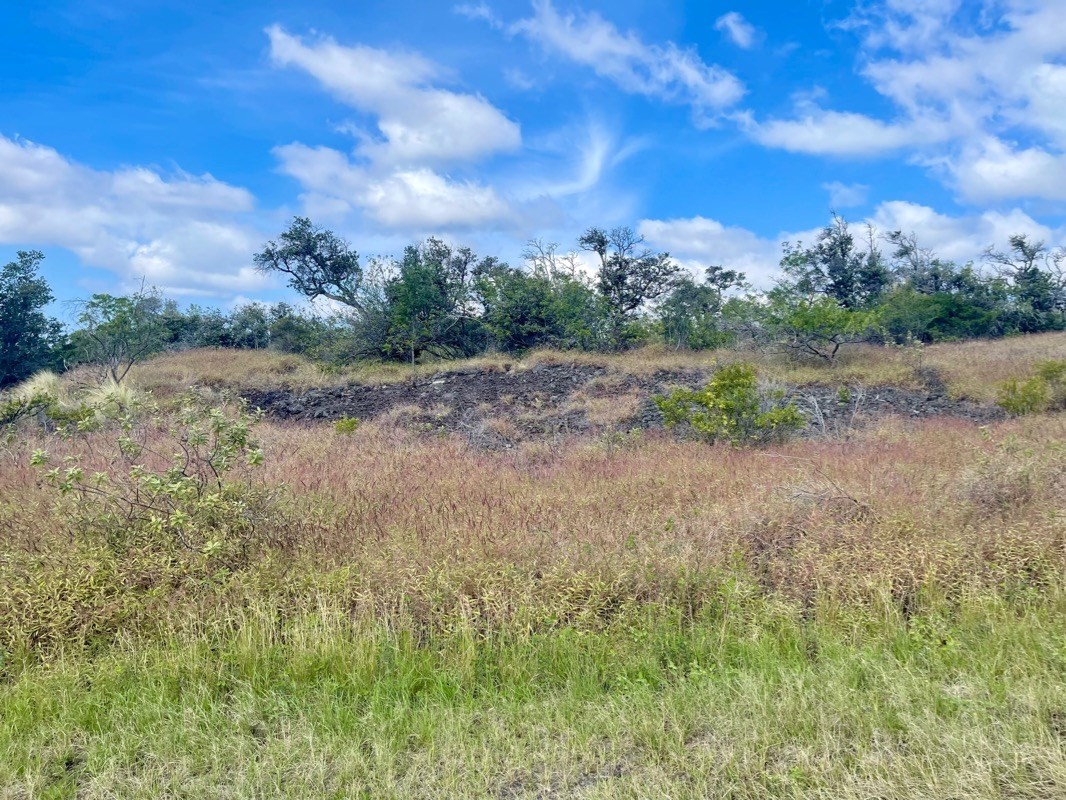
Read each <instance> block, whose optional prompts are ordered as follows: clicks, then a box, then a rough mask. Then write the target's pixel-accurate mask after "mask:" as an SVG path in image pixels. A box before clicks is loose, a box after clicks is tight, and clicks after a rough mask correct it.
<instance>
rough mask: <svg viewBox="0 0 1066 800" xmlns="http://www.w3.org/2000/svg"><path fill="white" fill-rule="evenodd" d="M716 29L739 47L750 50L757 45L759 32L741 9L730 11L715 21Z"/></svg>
mask: <svg viewBox="0 0 1066 800" xmlns="http://www.w3.org/2000/svg"><path fill="white" fill-rule="evenodd" d="M714 27H715V30H718V31H721V32H722V33H724V34H725V35H726V36H728V37H729V40H730V41H731V42H733V44H735V45H736V46H737V47H739V48H741V49H743V50H748V49H750V48H751V47H753V46H754V45H755V38H756V36H757V34H758V32H757V31H756V30H755V26H754V25H752V24H751V23H750V22H748V21H747V20H746V19H744V15H743V14H741V13H740V12H739V11H730V12H728V13H726V14H722V16H720V17H719V18H718V19H716V20H715V21H714Z"/></svg>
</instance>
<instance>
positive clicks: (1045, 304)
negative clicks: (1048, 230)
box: [985, 233, 1066, 315]
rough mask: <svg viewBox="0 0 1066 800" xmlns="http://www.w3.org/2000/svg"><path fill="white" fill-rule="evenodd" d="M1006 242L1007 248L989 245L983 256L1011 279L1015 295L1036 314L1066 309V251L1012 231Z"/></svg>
mask: <svg viewBox="0 0 1066 800" xmlns="http://www.w3.org/2000/svg"><path fill="white" fill-rule="evenodd" d="M1009 242H1010V247H1009V249H1007V250H996V249H995V248H994V247H989V248H988V249H987V250H986V251H985V260H986V261H987V262H988V263H989V264H991V265H992V266H993V268H994V269H995V270H996V272H997V273H999V274H1000V275H1001V276H1002V277H1003V278H1005V279H1007V280H1008V281H1010V283H1011V286H1012V288H1013V294H1014V296H1015V299H1016V300H1017V301H1018V302H1019V303H1020V304H1022V305H1023V306H1026V307H1028V308H1029V309H1032V310H1033V311H1034V312H1037V313H1038V314H1044V315H1047V314H1051V313H1053V312H1055V311H1063V310H1066V280H1064V277H1066V276H1064V274H1063V262H1064V261H1066V253H1064V252H1063V251H1061V250H1057V251H1051V250H1048V248H1047V246H1046V245H1045V244H1044V243H1043V242H1042V241H1038V240H1033V239H1031V238H1030V237H1029V236H1027V235H1026V234H1024V233H1017V234H1014V235H1013V236H1011V237H1010V239H1009Z"/></svg>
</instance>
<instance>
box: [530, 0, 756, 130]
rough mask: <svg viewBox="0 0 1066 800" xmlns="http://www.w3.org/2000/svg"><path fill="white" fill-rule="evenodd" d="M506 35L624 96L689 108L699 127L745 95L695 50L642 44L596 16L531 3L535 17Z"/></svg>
mask: <svg viewBox="0 0 1066 800" xmlns="http://www.w3.org/2000/svg"><path fill="white" fill-rule="evenodd" d="M510 30H511V31H512V32H514V33H517V34H520V35H522V36H525V37H527V38H529V39H530V40H532V41H533V42H535V43H537V44H538V45H539V46H541V47H542V48H544V50H546V51H547V52H549V53H552V54H555V55H561V56H563V57H565V58H567V59H569V60H570V61H572V62H574V63H576V64H580V65H582V66H586V67H589V68H591V69H592V70H593V71H594V72H595V73H596V74H597V75H599V76H600V77H603V78H606V79H607V80H610V81H612V82H613V83H615V84H616V85H617V86H618V87H619V88H621V89H622V90H624V91H626V92H629V93H631V94H640V95H644V96H646V97H652V98H655V99H658V100H663V101H667V102H673V103H683V104H686V105H689V106H691V107H692V109H693V111H694V113H695V114H696V120H697V122H701V123H702V122H706V121H707V120H708V119H710V118H711V116H712V115H713V114H714V113H717V112H720V111H721V110H722V109H725V108H729V107H730V106H733V105H734V104H736V103H737V101H739V100H740V98H741V97H742V96H743V95H744V85H743V84H742V83H741V82H740V80H739V79H738V78H737V77H736V76H735V75H733V74H732V73H731V72H729V71H728V70H726V69H724V68H722V67H720V66H718V65H716V64H707V63H705V62H704V61H703V60H702V59H701V58H700V56H699V54H698V53H696V52H695V50H685V49H682V48H680V47H678V46H677V45H676V44H674V43H673V42H666V43H665V44H649V43H646V42H644V41H642V40H641V38H640V37H639V36H638V35H637V34H636V33H633V32H627V33H623V32H622V31H620V30H618V28H617V27H615V26H614V24H613V23H611V22H609V21H608V20H606V19H604V18H603V17H601V16H600V15H599V14H597V13H595V12H580V13H574V14H562V13H560V12H559V11H558V10H557V9H556V8H555V6H554V5H553V3H552V2H551V0H534V2H533V16H531V17H529V18H527V19H522V20H519V21H518V22H516V23H514V24H513V25H512V26H511V28H510Z"/></svg>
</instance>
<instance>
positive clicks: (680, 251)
mask: <svg viewBox="0 0 1066 800" xmlns="http://www.w3.org/2000/svg"><path fill="white" fill-rule="evenodd" d="M866 223H869V224H871V225H873V227H874V229H875V230H876V231H877V232H879V233H887V232H889V231H894V230H902V231H903V232H904V233H914V234H916V236H917V238H918V241H919V242H920V243H921V245H922V246H923V247H928V248H930V249H932V250H933V251H934V252H936V253H937V255H939V256H941V257H942V258H946V259H950V260H952V261H955V262H957V263H960V264H964V263H967V262H969V261H974V262H979V261H980V260H981V256H982V253H983V252H984V250H985V248H987V247H988V246H989V245H995V246H997V247H1005V246H1006V243H1007V239H1008V237H1009V236H1010V235H1011V234H1014V233H1027V234H1030V235H1031V236H1033V237H1035V238H1037V239H1041V240H1043V241H1045V242H1047V243H1048V244H1049V245H1051V246H1052V247H1056V246H1059V245H1062V244H1064V243H1066V229H1064V228H1060V229H1058V230H1054V229H1051V228H1049V227H1047V226H1046V225H1042V224H1041V223H1039V222H1037V221H1036V220H1034V219H1033V218H1032V217H1030V216H1029V215H1028V214H1026V213H1025V212H1024V211H1021V210H1020V209H1012V210H1010V211H1005V212H999V211H984V212H982V213H980V214H969V215H961V216H949V215H947V214H942V213H939V212H937V211H936V210H934V209H932V208H930V207H928V206H924V205H920V204H918V203H910V202H906V201H903V200H894V201H890V202H885V203H881V204H880V205H878V206H877V208H876V209H875V210H874V213H873V214H871V215H870V216H869V217H867V218H866V219H865V220H860V221H857V222H856V223H854V224H855V225H856V227H857V226H859V225H865V224H866ZM638 230H639V232H640V233H641V234H643V235H644V236H645V237H646V238H647V240H648V242H649V244H650V245H651V246H653V247H656V248H660V249H663V250H668V251H669V252H670V253H671V254H672V255H674V256H675V257H676V258H677V259H678V260H679V261H681V263H683V264H685V265H686V266H688V267H689V268H690V269H693V271H698V270H699V269H700V268H702V267H706V266H709V265H711V264H719V265H722V266H724V267H727V268H731V269H739V270H741V271H743V272H746V273H747V275H748V279H749V280H751V281H752V282H753V283H754V284H755V285H756V286H761V287H767V286H768V285H769V284H770V283H771V282H772V281H773V279H774V278H775V277H776V276H778V275H780V268H779V261H780V258H781V245H780V243H781V242H784V241H792V242H796V241H802V242H807V243H810V242H813V241H814V240H815V238H816V237H817V235H818V233H819V232H820V230H821V229H820V228H816V229H813V230H806V231H795V232H782V233H780V234H779V235H778V236H777V237H775V238H772V239H771V238H765V237H762V236H759V235H758V234H756V233H754V232H753V231H750V230H748V229H746V228H741V227H732V226H727V225H723V224H722V223H721V222H719V221H718V220H714V219H708V218H706V217H699V216H697V217H691V218H687V219H669V220H657V219H645V220H643V221H641V223H640V225H639V228H638Z"/></svg>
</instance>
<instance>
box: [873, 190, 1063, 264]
mask: <svg viewBox="0 0 1066 800" xmlns="http://www.w3.org/2000/svg"><path fill="white" fill-rule="evenodd" d="M868 221H869V222H870V223H871V224H873V225H874V227H875V228H877V229H878V230H881V231H892V230H902V231H904V232H913V233H914V234H916V235H917V238H918V241H919V242H921V244H922V246H923V247H928V248H930V249H932V250H933V251H935V252H936V253H937V254H938V255H940V256H941V257H943V258H947V259H950V260H952V261H956V262H958V263H966V262H968V261H979V260H980V259H981V255H982V253H983V252H984V250H985V248H987V247H988V246H989V245H995V246H997V247H1005V246H1006V243H1007V239H1008V237H1009V236H1010V235H1011V234H1015V233H1026V234H1029V235H1030V236H1033V237H1035V238H1037V239H1042V240H1043V241H1045V242H1047V243H1049V244H1051V245H1052V246H1058V245H1060V244H1062V243H1063V241H1064V238H1066V237H1064V231H1062V230H1061V229H1060V230H1057V231H1056V230H1053V229H1051V228H1049V227H1047V226H1046V225H1043V224H1041V223H1039V222H1037V221H1036V220H1034V219H1033V218H1032V217H1030V216H1029V215H1028V214H1026V213H1025V212H1024V211H1022V210H1020V209H1017V208H1015V209H1011V210H1010V211H984V212H981V213H979V214H965V215H960V216H950V215H948V214H942V213H940V212H938V211H936V210H935V209H933V208H930V207H929V206H925V205H921V204H918V203H910V202H905V201H902V200H894V201H890V202H886V203H881V204H880V205H879V206H878V207H877V209H876V210H875V211H874V213H873V214H872V215H871V216H870V218H869V220H868Z"/></svg>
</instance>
